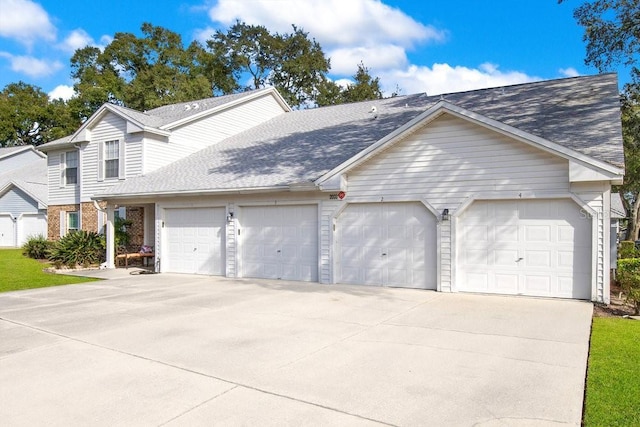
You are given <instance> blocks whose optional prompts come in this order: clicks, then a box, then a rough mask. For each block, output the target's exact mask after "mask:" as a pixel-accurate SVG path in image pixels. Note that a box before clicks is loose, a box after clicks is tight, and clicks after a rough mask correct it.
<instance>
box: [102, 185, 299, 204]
mask: <svg viewBox="0 0 640 427" xmlns="http://www.w3.org/2000/svg"><path fill="white" fill-rule="evenodd" d="M289 189H290V186H289V185H276V186H269V187H242V188H224V189H211V190H168V191H150V192H149V191H146V192H132V193H114V194H96V195H94V196H92V197H91V199H92V200H96V201H109V200H121V199H131V198H135V199H153V198H157V197H175V196H181V197H182V196H218V195H228V194H255V193H271V192H278V191H286V190H289Z"/></svg>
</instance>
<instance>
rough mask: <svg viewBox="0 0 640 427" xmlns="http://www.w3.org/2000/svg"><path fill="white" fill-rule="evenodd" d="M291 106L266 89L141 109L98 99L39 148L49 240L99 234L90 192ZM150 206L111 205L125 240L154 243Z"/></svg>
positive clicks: (99, 207) (99, 211)
mask: <svg viewBox="0 0 640 427" xmlns="http://www.w3.org/2000/svg"><path fill="white" fill-rule="evenodd" d="M287 111H290V108H289V106H288V105H287V104H286V102H285V101H284V100H283V99H282V97H281V96H280V95H279V94H278V92H277V91H276V90H274V89H272V88H267V89H261V90H254V91H249V92H244V93H239V94H233V95H227V96H220V97H215V98H209V99H204V100H198V101H192V102H185V103H180V104H173V105H168V106H164V107H159V108H155V109H153V110H149V111H145V112H140V111H135V110H132V109H129V108H125V107H121V106H117V105H113V104H104V105H103V106H102V107H101V108H100V109H99V110H98V111H96V112H95V113H94V114H93V115H92V116H91V117H90V118H89V119H88V120H87V121H86V122H85V123H84V124H83V125H82V126H81V127H80V128H79V129H78V130H77V131H76V132H75V133H74V134H73V135H71V136H69V137H65V138H62V139H59V140H56V141H52V142H50V143H47V144H44V145H42V146H40V147H38V149H39V150H41V151H42V152H44V153H46V154H47V158H48V168H47V169H48V186H49V195H48V197H49V204H48V217H49V223H48V238H49V239H50V240H56V239H58V238H60V237H61V236H64V235H65V234H66V233H68V232H70V231H73V230H87V231H102V230H103V227H104V225H105V218H106V214H105V211H104V210H103V208H104V207H105V204H104V203H102V204H100V203H96V202H94V201H93V200H92V197H93V196H94V195H95V194H97V193H101V192H104V191H106V190H107V189H108V188H110V187H111V186H113V185H115V184H117V183H121V182H123V181H125V180H127V179H130V178H133V177H139V176H144V175H146V174H148V173H150V172H152V171H155V170H157V169H160V168H162V167H163V166H166V165H168V164H170V163H172V162H174V161H176V160H178V159H180V158H183V157H186V156H188V155H190V154H192V153H195V152H197V151H199V150H202V149H203V148H205V147H208V146H211V145H215V144H217V143H218V142H220V141H221V140H223V139H225V138H227V137H229V136H232V135H235V134H237V133H239V132H242V131H243V130H246V129H249V128H252V127H254V126H256V125H258V124H260V123H263V122H265V121H267V120H269V119H271V118H273V117H275V116H277V115H280V114H283V113H285V112H287ZM154 209H155V208H154V205H153V203H149V202H148V201H146V200H144V198H140V200H139V201H138V203H136V204H135V205H129V206H127V207H126V208H125V207H124V206H116V207H115V211H116V212H117V215H119V216H121V217H126V218H127V219H129V220H131V221H132V226H131V229H130V233H129V234H130V237H131V245H132V246H140V245H143V244H149V245H153V244H154V240H155V236H154V221H153V218H154Z"/></svg>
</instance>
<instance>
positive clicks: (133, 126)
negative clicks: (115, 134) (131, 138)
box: [126, 119, 171, 137]
mask: <svg viewBox="0 0 640 427" xmlns="http://www.w3.org/2000/svg"><path fill="white" fill-rule="evenodd" d="M126 120H127V133H129V134H131V133H140V132H145V133H151V134H155V135H158V136H164V137H168V136H169V135H171V131H168V130H161V129H158V128H154V127H149V126H144V125H142V124H140V123H139V122H136V121H134V120H129V119H126Z"/></svg>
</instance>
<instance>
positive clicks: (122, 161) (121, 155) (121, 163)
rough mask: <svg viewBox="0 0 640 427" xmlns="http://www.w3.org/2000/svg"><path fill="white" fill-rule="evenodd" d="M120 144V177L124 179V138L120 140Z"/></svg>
mask: <svg viewBox="0 0 640 427" xmlns="http://www.w3.org/2000/svg"><path fill="white" fill-rule="evenodd" d="M119 144H120V146H119V147H118V154H119V155H120V158H119V159H118V179H124V173H125V171H124V161H125V160H124V158H125V155H124V153H125V151H124V138H122V139H121V140H120V143H119Z"/></svg>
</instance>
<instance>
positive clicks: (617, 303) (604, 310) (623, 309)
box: [593, 283, 633, 317]
mask: <svg viewBox="0 0 640 427" xmlns="http://www.w3.org/2000/svg"><path fill="white" fill-rule="evenodd" d="M621 292H622V290H621V289H620V287H619V286H617V285H615V284H613V283H612V284H611V302H610V303H609V304H608V305H606V304H597V303H596V304H593V316H594V317H622V316H633V307H632V306H631V305H630V304H627V303H626V302H625V301H624V295H622V293H621Z"/></svg>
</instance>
